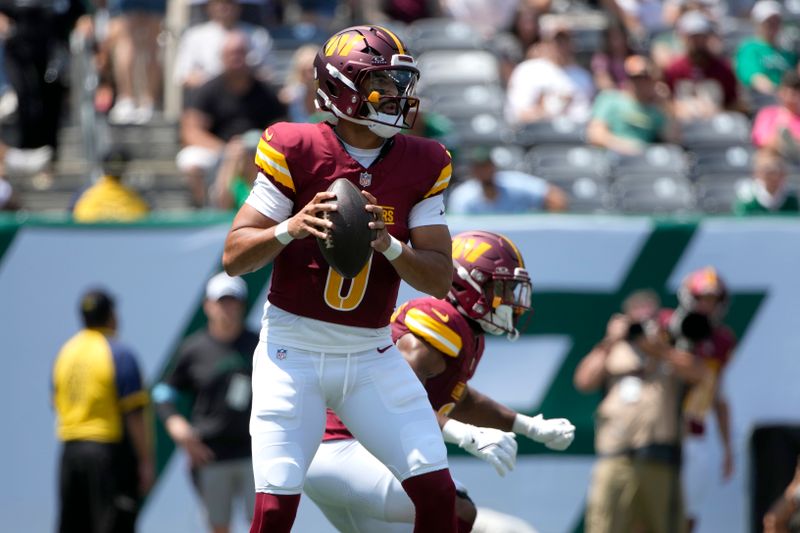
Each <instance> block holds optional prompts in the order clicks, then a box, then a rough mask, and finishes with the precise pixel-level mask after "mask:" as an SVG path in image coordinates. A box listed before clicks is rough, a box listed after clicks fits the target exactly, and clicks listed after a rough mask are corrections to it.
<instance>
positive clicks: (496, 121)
mask: <svg viewBox="0 0 800 533" xmlns="http://www.w3.org/2000/svg"><path fill="white" fill-rule="evenodd" d="M452 121H453V125H454V127H455V131H456V133H457V135H458V139H459V142H460V144H461V146H462V147H468V146H475V145H499V144H506V143H509V141H510V140H511V132H510V130H509V128H508V125H507V124H506V123H505V121H504V120H503V117H502V115H493V114H490V113H480V114H478V115H474V116H471V117H457V118H452Z"/></svg>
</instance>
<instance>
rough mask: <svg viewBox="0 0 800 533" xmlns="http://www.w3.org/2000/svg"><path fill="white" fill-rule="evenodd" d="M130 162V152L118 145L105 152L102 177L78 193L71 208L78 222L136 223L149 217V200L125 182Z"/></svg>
mask: <svg viewBox="0 0 800 533" xmlns="http://www.w3.org/2000/svg"><path fill="white" fill-rule="evenodd" d="M129 161H130V155H129V154H128V152H127V151H125V149H123V148H120V147H116V146H115V147H112V148H111V149H109V150H108V152H106V153H105V154H104V155H103V160H102V162H103V176H102V177H101V178H100V179H99V180H97V182H96V183H94V184H93V185H92V186H90V187H89V188H87V189H86V190H84V191H83V192H81V193H79V194H78V196H77V198H76V200H75V203H74V205H73V207H72V217H73V219H74V220H75V221H76V222H87V223H91V222H134V221H136V220H139V219H142V218H144V217H145V216H147V214H148V213H149V212H150V206H149V205H148V204H147V202H146V201H145V200H144V199H143V198H142V197H141V196H140V195H139V193H138V192H136V191H135V190H134V189H132V188H130V187H128V186H126V185H125V184H123V183H122V181H123V176H124V175H125V171H126V169H127V166H128V162H129Z"/></svg>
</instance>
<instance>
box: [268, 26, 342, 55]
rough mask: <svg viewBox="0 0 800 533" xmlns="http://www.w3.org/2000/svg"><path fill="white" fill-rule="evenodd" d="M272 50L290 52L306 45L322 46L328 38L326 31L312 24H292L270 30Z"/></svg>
mask: <svg viewBox="0 0 800 533" xmlns="http://www.w3.org/2000/svg"><path fill="white" fill-rule="evenodd" d="M269 35H270V37H272V47H273V49H274V50H291V51H294V50H295V49H297V48H299V47H300V46H302V45H304V44H308V43H314V44H322V43H324V42H325V40H326V39H327V38H328V37H330V35H329V34H328V31H327V30H323V29H322V28H319V27H317V26H315V25H313V24H293V25H287V26H277V27H275V28H270V30H269Z"/></svg>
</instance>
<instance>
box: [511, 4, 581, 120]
mask: <svg viewBox="0 0 800 533" xmlns="http://www.w3.org/2000/svg"><path fill="white" fill-rule="evenodd" d="M541 25H542V43H541V44H540V45H537V50H539V56H538V57H536V58H534V59H528V60H526V61H523V62H522V63H520V64H519V65H517V67H516V68H515V69H514V72H513V73H512V74H511V79H510V80H509V82H508V91H507V97H506V117H507V119H508V121H509V122H510V123H512V124H518V125H519V124H527V123H530V122H538V121H542V120H552V119H553V118H556V117H567V118H569V119H572V120H574V121H576V122H583V121H585V120H587V119H588V118H589V113H590V110H591V105H592V97H593V96H594V83H593V82H592V76H591V74H589V72H588V71H587V70H586V69H584V68H583V67H581V66H580V65H578V63H577V62H576V60H575V54H574V50H573V46H572V35H571V31H570V29H569V27H567V26H566V25H565V24H564V23H563V21H561V20H560V19H556V18H552V17H550V18H545V17H543V18H542V21H541Z"/></svg>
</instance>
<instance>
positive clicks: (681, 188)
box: [611, 174, 695, 214]
mask: <svg viewBox="0 0 800 533" xmlns="http://www.w3.org/2000/svg"><path fill="white" fill-rule="evenodd" d="M637 178H640V179H637ZM611 189H612V192H613V193H614V197H615V200H616V206H617V207H618V209H619V210H620V211H622V212H624V213H638V214H664V213H685V212H689V211H692V210H693V208H694V205H695V198H694V191H693V189H692V185H691V183H690V182H689V180H688V179H687V178H681V177H678V176H675V175H652V174H650V175H640V176H638V177H637V176H634V175H629V176H623V177H619V178H617V179H615V180H614V183H613V185H612V187H611Z"/></svg>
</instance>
